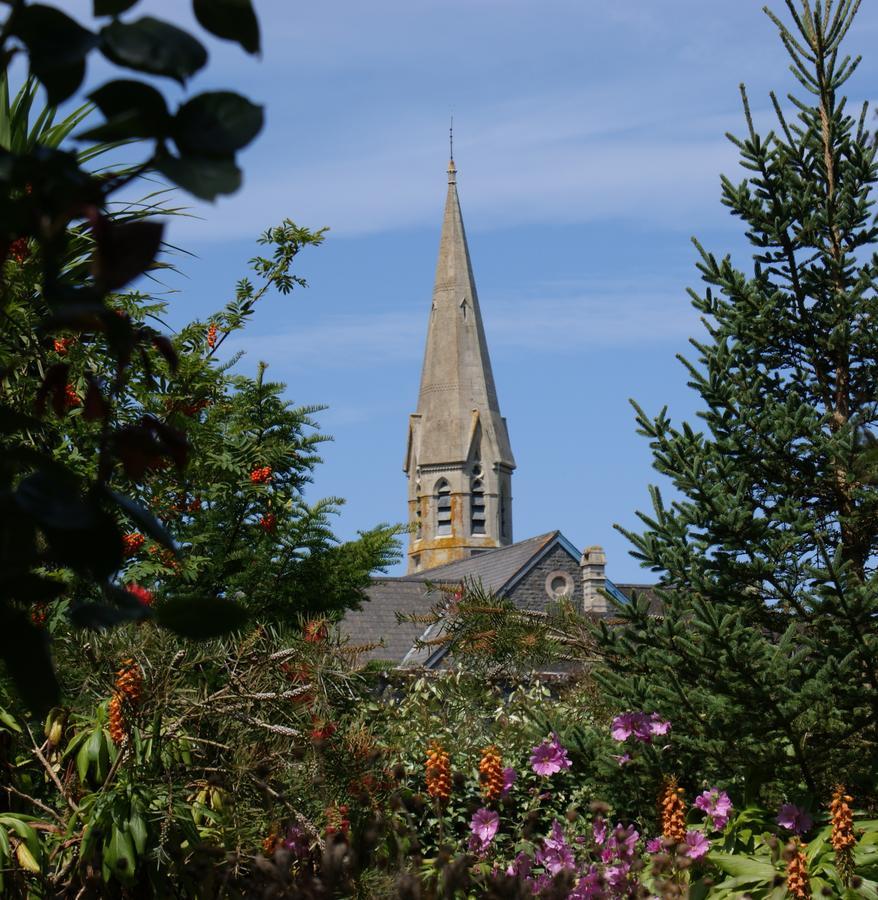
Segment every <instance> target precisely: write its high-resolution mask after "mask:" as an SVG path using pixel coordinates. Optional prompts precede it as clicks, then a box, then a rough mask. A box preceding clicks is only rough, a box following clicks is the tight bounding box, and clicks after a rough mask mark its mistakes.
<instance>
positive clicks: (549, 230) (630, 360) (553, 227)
mask: <svg viewBox="0 0 878 900" xmlns="http://www.w3.org/2000/svg"><path fill="white" fill-rule="evenodd" d="M762 5H763V3H762V0H667V2H664V3H658V2H656V0H621V2H616V3H605V2H604V0H540V2H536V0H442V2H439V0H406V2H403V0H373V2H370V3H368V4H363V3H360V2H353V0H340V2H336V3H315V4H304V3H297V2H291V0H262V2H257V3H256V6H257V9H258V12H259V17H260V21H261V24H262V29H263V35H264V52H263V56H262V58H261V60H254V59H253V58H251V57H248V56H247V55H246V54H244V53H243V52H242V51H240V50H239V49H238V48H237V47H235V46H233V45H227V44H222V43H220V42H216V41H209V40H207V39H206V41H205V42H206V43H208V45H209V48H210V51H211V62H210V64H209V66H208V68H207V70H206V71H205V72H204V73H203V74H201V75H199V76H197V77H196V78H195V79H194V80H193V82H192V83H191V84H190V85H189V87H188V89H187V90H188V91H189V92H197V91H199V90H204V89H210V88H214V87H234V88H235V89H237V90H239V91H241V92H242V93H244V94H246V95H247V96H249V97H250V98H251V99H253V100H254V101H257V102H261V103H264V104H265V106H266V115H267V124H266V128H265V131H264V132H263V134H262V135H261V136H260V137H259V138H258V139H257V141H256V143H255V144H254V145H253V146H252V147H251V148H249V149H248V150H247V151H246V152H245V153H244V154H243V155H242V164H243V168H244V172H245V184H244V187H243V189H242V190H241V191H240V192H239V193H238V194H237V195H236V196H234V197H232V198H229V199H224V200H222V201H220V202H218V203H217V204H216V205H213V206H197V207H195V208H194V209H193V212H195V213H196V214H197V215H198V216H199V217H200V218H197V219H191V220H174V221H172V222H171V223H170V231H169V238H170V240H171V241H172V242H173V243H175V244H177V245H179V246H181V247H183V248H185V249H186V250H187V251H189V252H191V253H192V254H194V257H193V258H191V259H188V258H187V259H183V260H180V265H181V266H182V268H183V270H184V275H183V276H181V277H178V278H175V279H172V280H170V281H169V283H168V287H169V288H170V289H173V290H174V291H176V293H175V294H174V295H173V296H172V302H173V304H174V310H175V313H174V318H175V321H183V320H185V319H190V318H194V317H198V316H206V315H208V314H209V313H210V312H211V311H212V310H214V309H216V308H218V307H219V306H220V305H221V304H222V303H224V302H225V301H226V300H227V299H228V298H229V297H230V295H231V292H232V290H233V287H234V283H235V281H236V280H237V279H238V278H239V277H241V276H242V275H244V274H245V272H246V264H247V260H248V259H249V258H250V257H251V256H252V255H254V253H255V252H256V247H255V243H254V240H255V238H256V236H258V234H259V233H260V232H261V231H262V230H263V229H264V228H265V227H267V226H269V225H272V224H275V223H277V222H279V221H280V220H282V219H283V218H285V217H289V218H291V219H293V220H294V221H296V222H297V223H299V224H301V225H307V226H309V227H314V228H317V227H320V226H324V225H325V226H329V227H330V229H331V231H330V232H329V234H328V237H327V241H326V243H325V244H324V246H323V247H321V248H319V249H316V250H313V251H308V252H307V253H305V254H303V256H302V257H301V258H300V265H299V274H301V275H303V276H304V277H306V278H307V279H308V281H309V284H310V287H309V288H308V290H306V291H302V292H297V293H296V294H294V295H292V296H291V297H287V298H280V297H273V298H270V299H268V300H267V301H266V302H264V303H263V305H262V307H261V308H260V309H259V311H258V313H257V316H256V319H255V321H254V323H253V325H252V326H251V327H250V329H249V331H248V332H247V333H246V335H245V336H244V338H243V339H242V340H240V341H238V342H237V345H236V346H237V348H238V349H243V350H246V356H245V358H244V360H243V362H242V363H241V366H242V367H243V368H244V369H245V370H249V371H255V367H256V363H257V361H258V360H265V361H266V362H268V363H269V366H270V368H269V374H270V376H271V377H273V378H274V379H275V380H281V381H285V382H286V383H287V385H288V391H287V393H288V396H289V397H290V398H291V399H293V400H294V401H296V402H297V403H301V404H312V403H322V404H327V405H328V406H329V409H328V410H327V411H325V412H324V413H322V414H321V416H320V421H321V423H322V425H323V430H324V431H326V432H327V433H329V434H332V435H333V436H334V438H335V441H334V442H333V443H332V444H328V445H326V446H325V450H324V458H325V464H324V465H323V466H322V467H321V468H320V469H319V470H318V473H317V478H316V482H315V485H314V486H313V493H312V498H313V499H316V498H317V496H320V495H327V494H333V495H340V496H343V497H346V498H347V504H346V506H345V507H344V509H343V512H342V515H341V517H340V518H339V521H338V527H337V531H338V533H339V535H340V536H342V537H349V536H351V535H353V534H354V533H355V532H356V530H357V529H360V528H366V527H369V526H371V525H373V524H375V523H377V522H381V521H385V522H397V521H401V520H402V519H403V516H404V515H405V497H406V484H405V479H404V476H403V474H402V461H403V453H404V449H405V438H406V428H407V420H408V415H409V413H411V412H413V411H414V408H415V405H416V402H417V390H418V379H419V375H420V364H421V357H422V352H423V341H424V336H425V334H426V326H427V313H428V310H429V304H430V295H431V290H432V281H433V270H434V266H435V255H436V251H437V248H438V241H439V226H440V223H441V216H442V208H443V203H444V196H445V182H446V178H445V168H446V164H447V156H448V145H447V133H448V121H449V117H450V115H451V114H452V113H453V115H454V123H455V159H456V162H457V166H458V170H459V177H458V183H459V190H460V197H461V205H462V209H463V214H464V220H465V222H466V227H467V231H468V236H469V241H470V251H471V254H472V257H473V266H474V270H475V275H476V281H477V285H478V289H479V295H480V300H481V304H482V312H483V316H484V319H485V328H486V332H487V336H488V342H489V346H490V350H491V355H492V360H493V365H494V374H495V378H496V381H497V388H498V392H499V396H500V404H501V408H502V410H503V413H504V415H505V416H506V418H507V420H508V423H509V431H510V436H511V440H512V444H513V449H514V452H515V454H516V458H517V462H518V470H517V472H516V473H515V476H514V478H513V491H514V505H513V511H514V528H515V537H516V538H517V539H520V538H525V537H528V536H531V535H534V534H538V533H541V532H544V531H549V530H551V529H554V528H560V529H561V530H562V531H563V532H564V533H565V535H566V536H567V537H568V538H570V539H571V540H572V541H573V542H574V543H575V544H577V545H578V546H580V547H584V546H586V545H589V544H602V545H603V546H604V547H605V548H606V550H607V555H608V574H609V575H610V577H612V578H614V579H615V580H617V581H636V580H641V581H642V580H650V579H651V577H652V576H651V575H650V574H649V573H648V572H644V571H643V570H641V569H640V568H639V566H638V564H637V563H636V561H634V560H632V559H631V558H630V557H629V555H628V549H629V546H628V543H627V541H626V540H625V539H624V538H623V537H622V536H621V535H619V534H618V533H617V532H615V531H614V529H613V524H614V523H621V524H622V525H624V526H628V527H631V526H634V525H635V524H636V522H637V518H636V515H635V511H636V510H637V509H648V503H649V499H648V494H647V485H648V484H649V483H650V482H653V481H655V480H656V475H655V473H654V472H653V471H652V469H651V465H650V454H649V449H648V446H647V443H646V441H645V439H644V438H642V437H639V436H637V435H636V433H635V425H634V419H633V413H632V410H631V407H630V406H629V404H628V398H629V397H634V398H636V399H637V400H638V402H639V403H641V405H643V406H644V407H645V408H646V409H647V410H648V411H650V412H657V411H658V410H659V409H660V408H661V406H662V405H664V404H667V405H668V406H669V408H670V412H671V414H672V416H673V417H674V418H676V419H680V418H689V419H691V418H692V417H693V415H694V413H695V410H696V397H695V395H694V394H693V392H691V391H690V390H689V389H687V387H686V384H685V381H686V379H685V372H684V370H683V368H682V366H681V365H680V363H679V362H678V361H677V360H676V359H675V354H677V353H681V352H682V353H684V354H685V353H687V350H688V344H687V340H688V338H689V337H690V336H692V335H696V336H698V335H699V334H700V326H699V324H698V322H697V319H696V317H695V314H694V313H693V311H692V310H691V308H690V306H689V302H688V298H687V296H686V290H685V289H686V288H687V287H689V286H697V283H698V280H697V273H696V271H695V268H694V259H695V252H694V248H693V247H692V245H691V243H690V240H689V239H690V236H692V235H697V236H698V237H699V239H700V240H702V242H704V243H705V244H706V246H707V247H708V248H709V249H711V250H714V251H716V252H719V253H725V252H731V253H733V255H734V256H735V258H736V261H738V262H740V263H741V264H742V265H746V263H747V261H748V259H749V251H748V249H747V247H746V245H745V243H744V241H743V238H742V229H741V227H740V225H739V224H738V223H737V222H735V221H734V220H733V219H731V217H729V216H728V214H727V213H726V211H725V209H724V208H723V207H722V206H721V204H720V202H719V174H720V172H725V173H726V174H729V175H730V176H733V177H735V178H740V177H742V175H741V174H740V170H738V169H737V166H736V159H735V155H734V148H733V147H732V146H731V145H730V144H729V142H728V141H727V140H726V139H725V138H724V133H725V132H726V131H732V132H735V133H737V134H740V133H741V132H742V127H743V120H742V115H741V110H740V98H739V94H738V84H739V83H740V82H742V81H743V82H745V83H746V84H747V86H748V89H749V91H750V95H751V103H752V105H753V109H754V111H755V114H756V119H757V122H758V123H760V124H764V126H766V127H768V126H769V125H770V118H769V116H768V114H767V109H768V102H769V101H768V91H769V90H771V89H775V90H776V91H778V93H780V94H781V95H784V94H786V93H787V92H788V91H790V90H793V89H794V88H797V87H798V85H797V84H796V83H795V82H794V80H793V78H792V75H791V74H790V73H789V71H788V70H787V60H786V56H785V54H784V53H783V51H782V49H781V47H780V44H779V41H778V39H777V35H776V32H775V29H774V27H773V26H772V24H771V23H770V22H769V21H768V19H767V18H766V16H765V15H764V14H763V13H762V11H761V9H762ZM67 6H68V7H69V8H70V9H71V10H72V11H73V13H74V14H77V15H78V16H79V18H80V19H81V20H82V21H88V19H89V16H88V10H89V9H90V7H91V4H90V2H85V0H71V2H70V3H69V4H67ZM773 6H774V8H775V9H776V10H778V11H779V8H780V7H781V6H782V3H781V2H780V0H775V2H774V4H773ZM181 7H183V9H182V10H181ZM140 9H141V10H142V11H143V12H153V13H154V14H157V15H161V16H164V17H167V18H170V19H172V20H175V21H181V22H188V21H191V20H190V19H189V17H188V11H187V10H188V4H181V3H178V2H171V0H154V2H150V0H144V2H142V3H141V5H140ZM137 10H138V8H135V12H137ZM848 47H849V50H850V51H851V52H853V53H860V52H863V53H867V54H868V53H869V52H870V51H871V49H872V48H875V47H878V8H876V6H875V4H863V9H862V10H861V12H860V14H859V16H858V19H857V23H856V25H855V27H854V29H853V31H852V33H851V35H850V37H849V40H848ZM107 74H108V71H107V69H106V68H105V67H104V66H102V65H100V64H98V65H96V66H93V67H92V70H91V71H90V73H89V81H90V83H93V84H98V83H100V82H101V81H102V80H103V79H104V78H106V77H107ZM876 74H878V52H875V53H872V55H871V56H868V55H867V57H866V59H865V60H864V62H863V64H862V66H861V68H860V70H859V72H858V73H857V75H856V76H855V78H854V81H853V82H852V83H851V84H850V91H849V93H850V96H851V97H852V99H856V100H858V101H861V100H863V99H874V97H875V95H876V94H878V91H876V90H875V84H876ZM170 92H171V94H172V95H174V94H180V96H183V92H181V91H179V90H178V89H176V88H171V89H170Z"/></svg>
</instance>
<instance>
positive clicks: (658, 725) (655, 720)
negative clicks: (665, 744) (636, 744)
mask: <svg viewBox="0 0 878 900" xmlns="http://www.w3.org/2000/svg"><path fill="white" fill-rule="evenodd" d="M670 730H671V723H670V722H669V721H668V720H667V719H663V718H662V717H661V716H660V715H659V714H658V713H655V712H654V713H645V712H627V713H622V714H621V715H618V716H616V718H615V719H613V724H612V727H611V729H610V734H611V735H612V737H613V740H616V741H627V740H628V738H630V737H633V738H634V739H635V740H637V741H640V742H641V743H644V744H650V743H652V739H653V738H654V737H658V736H660V735H666V734H667V733H668V732H669V731H670Z"/></svg>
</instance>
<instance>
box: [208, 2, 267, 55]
mask: <svg viewBox="0 0 878 900" xmlns="http://www.w3.org/2000/svg"><path fill="white" fill-rule="evenodd" d="M192 7H193V9H194V11H195V18H196V19H198V21H199V22H200V23H201V25H202V27H203V28H205V29H206V30H207V31H209V32H210V33H211V34H215V35H216V36H217V37H220V38H225V39H226V40H229V41H237V42H238V43H239V44H240V45H241V46H242V47H243V48H244V49H245V50H246V51H247V52H248V53H258V52H259V21H258V20H257V18H256V13H255V12H253V5H252V3H251V2H250V0H193V3H192Z"/></svg>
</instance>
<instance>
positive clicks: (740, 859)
mask: <svg viewBox="0 0 878 900" xmlns="http://www.w3.org/2000/svg"><path fill="white" fill-rule="evenodd" d="M707 858H708V859H709V860H710V862H712V863H714V864H715V865H716V866H718V867H719V868H720V869H722V870H723V872H728V874H729V875H734V876H735V877H736V878H738V879H740V878H746V879H747V880H748V882H749V883H756V882H759V883H763V882H768V883H770V882H771V881H772V880H773V879H774V876H775V875H776V874H777V872H776V870H775V868H774V866H773V865H771V863H766V862H761V861H760V860H758V859H753V858H752V857H750V856H743V855H741V854H732V853H721V852H719V851H715V852H713V853H710V854H709V855H708V857H707Z"/></svg>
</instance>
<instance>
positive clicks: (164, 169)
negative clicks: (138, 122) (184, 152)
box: [156, 154, 241, 200]
mask: <svg viewBox="0 0 878 900" xmlns="http://www.w3.org/2000/svg"><path fill="white" fill-rule="evenodd" d="M156 169H157V170H158V171H159V172H161V173H162V175H164V176H165V177H166V178H167V179H168V180H170V181H172V182H173V183H174V184H176V185H179V186H180V187H181V188H183V189H184V190H187V191H189V193H190V194H194V195H195V196H196V197H199V198H200V199H202V200H215V199H216V198H217V196H218V195H219V194H233V193H234V192H235V191H236V190H238V188H239V187H240V186H241V170H240V169H239V168H238V167H237V166H236V165H235V161H234V160H233V159H210V158H208V157H204V156H183V157H177V156H171V155H170V154H163V155H162V156H161V157H159V159H158V161H157V162H156Z"/></svg>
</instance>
